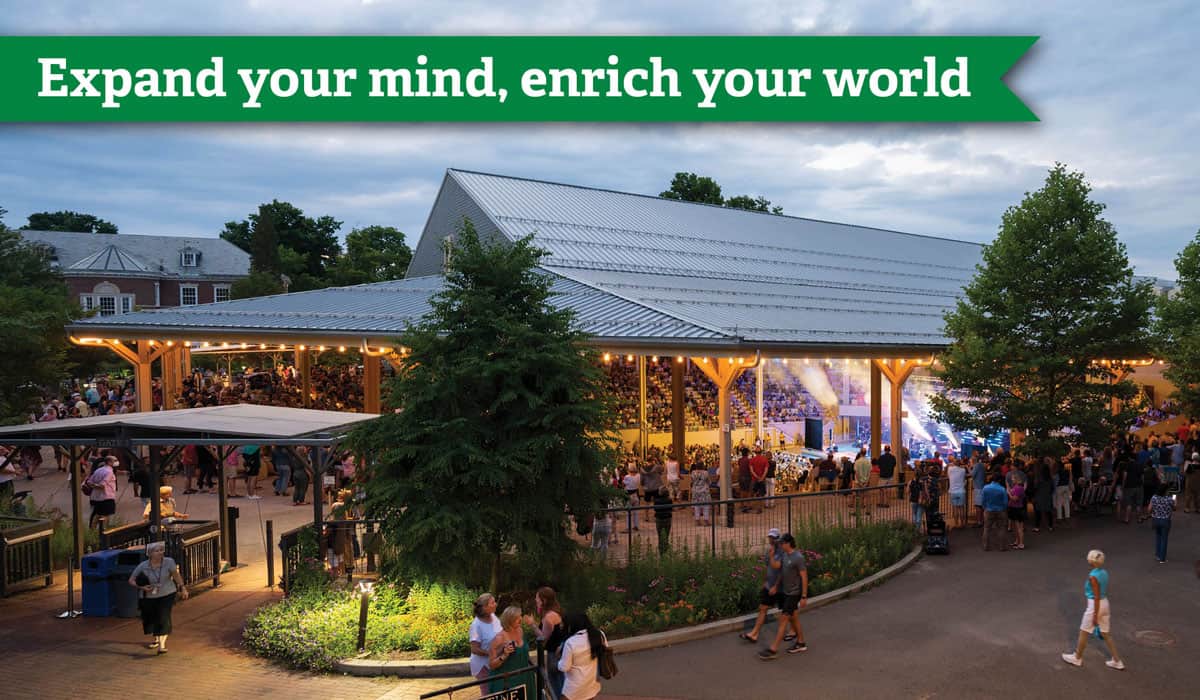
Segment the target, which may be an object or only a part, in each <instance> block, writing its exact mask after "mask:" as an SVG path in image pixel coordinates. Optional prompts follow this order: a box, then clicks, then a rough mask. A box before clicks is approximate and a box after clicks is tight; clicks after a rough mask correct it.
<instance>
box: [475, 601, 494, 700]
mask: <svg viewBox="0 0 1200 700" xmlns="http://www.w3.org/2000/svg"><path fill="white" fill-rule="evenodd" d="M501 629H502V627H501V626H500V618H499V617H497V616H496V597H495V596H493V595H492V594H491V593H484V594H483V595H481V596H479V597H478V598H476V599H475V619H474V620H471V628H470V630H469V631H468V639H469V640H470V642H471V675H472V676H474V677H475V678H478V679H479V680H483V679H485V678H487V676H488V657H489V655H490V653H491V648H492V640H493V639H495V638H496V635H497V634H500V631H501ZM479 694H480V695H487V684H481V685H480V686H479Z"/></svg>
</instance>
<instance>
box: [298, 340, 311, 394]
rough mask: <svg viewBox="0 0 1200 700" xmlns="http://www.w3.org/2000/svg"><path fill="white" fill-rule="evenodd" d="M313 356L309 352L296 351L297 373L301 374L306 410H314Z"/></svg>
mask: <svg viewBox="0 0 1200 700" xmlns="http://www.w3.org/2000/svg"><path fill="white" fill-rule="evenodd" d="M311 362H312V355H310V354H309V351H308V350H300V349H297V350H296V372H298V373H299V374H300V393H301V394H302V396H301V400H302V401H303V405H304V407H305V408H312V367H311Z"/></svg>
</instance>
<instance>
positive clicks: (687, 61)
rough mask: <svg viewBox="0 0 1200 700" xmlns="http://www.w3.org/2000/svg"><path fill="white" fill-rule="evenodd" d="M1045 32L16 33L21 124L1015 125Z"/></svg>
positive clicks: (13, 58) (1023, 115)
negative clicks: (1030, 57)
mask: <svg viewBox="0 0 1200 700" xmlns="http://www.w3.org/2000/svg"><path fill="white" fill-rule="evenodd" d="M1036 40H1037V37H1030V36H906V37H893V36H870V37H868V36H849V37H806V36H717V37H698V36H554V37H549V36H522V37H517V36H502V37H492V36H411V37H400V36H336V37H335V36H289V37H282V36H267V37H254V36H236V37H231V36H187V37H159V36H155V37H148V36H147V37H129V36H124V37H117V36H113V37H99V36H91V37H63V36H39V37H32V36H22V37H0V105H3V107H0V121H5V122H735V121H736V122H1010V121H1037V117H1036V116H1035V115H1034V114H1033V112H1032V111H1030V109H1029V108H1028V107H1027V106H1025V104H1024V103H1022V102H1021V100H1020V99H1019V98H1017V96H1016V95H1014V94H1013V93H1012V91H1011V90H1009V88H1008V86H1007V85H1005V84H1004V82H1003V78H1004V75H1005V73H1007V72H1008V71H1009V70H1010V69H1011V68H1012V66H1013V65H1014V64H1015V63H1016V62H1017V61H1018V60H1019V59H1020V58H1021V56H1022V55H1024V53H1025V52H1026V51H1027V50H1028V49H1029V47H1030V46H1032V45H1033V43H1034V42H1035V41H1036Z"/></svg>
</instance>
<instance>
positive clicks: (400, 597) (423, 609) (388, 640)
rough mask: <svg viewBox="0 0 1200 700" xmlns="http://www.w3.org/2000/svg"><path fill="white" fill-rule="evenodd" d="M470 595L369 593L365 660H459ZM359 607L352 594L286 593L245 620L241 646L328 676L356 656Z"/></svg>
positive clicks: (442, 589)
mask: <svg viewBox="0 0 1200 700" xmlns="http://www.w3.org/2000/svg"><path fill="white" fill-rule="evenodd" d="M326 581H328V578H327V577H326ZM477 595H478V594H477V593H475V592H473V591H469V590H467V589H466V588H463V587H461V586H454V585H443V584H432V585H430V584H416V585H413V586H412V587H411V588H409V589H406V588H405V587H404V586H397V585H395V584H383V585H379V586H377V587H376V588H375V592H374V594H373V595H372V598H371V603H370V607H369V608H368V617H367V643H366V651H367V653H368V654H370V655H373V656H387V655H390V654H392V653H395V652H399V651H412V652H417V653H418V654H419V655H420V656H421V657H422V658H428V659H445V658H454V657H463V656H466V655H467V654H468V653H470V644H469V642H468V640H467V628H468V627H469V625H470V624H471V603H473V602H474V600H475V598H476V597H477ZM359 605H360V603H359V598H358V597H357V595H355V593H354V592H353V591H349V590H340V591H339V590H333V589H331V588H330V587H329V586H327V585H326V586H311V587H303V586H293V590H292V592H291V593H290V594H289V595H288V597H286V598H284V599H283V600H280V601H278V602H275V603H272V604H270V605H266V606H264V607H262V608H259V609H258V610H256V611H255V612H254V613H253V614H252V615H251V616H250V618H249V619H248V620H247V622H246V628H245V630H244V632H243V635H242V640H243V642H244V644H245V645H246V648H248V649H250V650H251V651H252V652H254V653H255V654H258V655H260V656H264V657H267V658H270V659H274V660H276V661H279V662H281V663H284V664H286V665H288V666H291V667H294V668H304V669H310V670H314V671H328V670H331V669H332V668H333V666H334V664H335V663H336V662H337V661H339V660H340V659H344V658H348V657H351V656H354V655H355V654H356V653H357V652H358V650H357V648H356V644H357V641H358V615H359Z"/></svg>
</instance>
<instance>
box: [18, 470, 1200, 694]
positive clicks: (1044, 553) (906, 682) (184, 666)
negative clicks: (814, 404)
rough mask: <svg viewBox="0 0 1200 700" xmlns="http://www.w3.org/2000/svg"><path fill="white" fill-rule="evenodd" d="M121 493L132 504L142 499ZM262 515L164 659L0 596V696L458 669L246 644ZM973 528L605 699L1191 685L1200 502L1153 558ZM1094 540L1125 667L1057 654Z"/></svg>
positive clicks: (1107, 528)
mask: <svg viewBox="0 0 1200 700" xmlns="http://www.w3.org/2000/svg"><path fill="white" fill-rule="evenodd" d="M43 474H45V475H46V476H45V478H44V479H43V478H39V479H37V480H35V481H34V482H33V484H34V485H35V492H41V493H42V494H43V495H44V496H49V495H51V494H53V499H52V500H53V501H54V502H55V503H56V504H57V503H58V502H59V500H60V499H62V498H64V495H65V496H66V497H67V498H69V493H68V492H65V487H64V486H63V484H62V483H61V482H62V477H59V476H57V475H55V474H52V473H49V472H43ZM26 483H28V482H26ZM123 488H124V486H123ZM39 500H41V499H39ZM215 500H216V497H215V496H208V497H199V496H197V497H193V500H192V503H191V505H190V506H188V507H189V508H190V509H191V511H192V512H193V513H195V514H199V516H200V517H205V516H207V515H208V513H207V512H206V511H205V510H204V509H206V508H207V509H209V510H211V511H212V512H213V513H215ZM240 500H242V502H243V503H246V502H245V501H244V499H240ZM122 503H123V504H124V505H123V506H122V507H123V508H124V509H126V510H130V511H132V510H135V509H136V505H133V504H135V503H136V501H133V499H132V497H126V500H123V501H122ZM250 503H255V502H250ZM258 503H261V504H262V506H263V510H264V514H268V513H269V514H272V517H275V518H276V523H277V531H281V530H283V529H286V528H287V527H292V526H296V525H300V524H303V522H305V520H306V519H307V518H308V517H310V513H311V511H310V510H309V509H306V508H295V509H293V508H291V507H290V506H288V505H286V503H285V501H284V499H278V498H275V497H274V496H268V497H267V498H266V499H264V500H263V501H261V502H258ZM182 505H183V504H182V503H181V506H182ZM252 513H253V517H252V518H248V517H247V515H246V514H245V512H244V513H243V525H244V527H243V528H242V529H241V531H240V533H239V534H240V537H239V540H240V541H241V542H242V546H243V551H244V552H245V554H244V555H243V557H242V559H243V560H248V561H251V562H252V563H251V565H250V566H246V567H242V568H240V569H238V570H237V571H236V572H233V573H231V574H228V575H225V576H223V577H222V583H223V585H222V587H221V588H219V589H216V590H206V588H207V587H205V586H201V592H200V594H199V595H198V596H196V597H194V598H193V599H191V600H189V601H187V602H185V603H182V604H181V605H180V606H179V607H177V608H176V618H175V621H176V627H177V631H176V633H175V634H174V635H172V637H171V642H170V647H171V652H170V653H169V654H167V655H166V656H164V657H161V658H157V657H155V656H153V655H152V654H151V653H150V652H147V651H146V650H145V649H143V648H141V647H140V646H139V645H140V644H141V643H142V642H144V641H145V637H143V635H142V633H141V626H140V622H139V621H137V620H120V619H91V618H79V619H75V620H58V619H56V618H55V617H54V614H55V613H58V612H61V611H62V610H63V609H64V608H65V606H66V596H65V589H64V586H63V583H62V578H61V576H60V577H59V581H60V583H59V585H58V586H56V587H55V588H53V589H49V590H42V591H32V592H28V593H22V594H18V595H16V596H13V597H11V598H8V599H4V600H0V639H2V640H3V643H2V644H0V646H2V648H3V649H4V650H5V654H4V669H5V671H4V675H5V678H4V683H3V686H2V688H3V689H2V690H0V698H7V697H36V698H45V699H47V700H54V699H57V698H77V697H80V696H81V695H84V696H87V697H105V698H107V697H114V698H116V697H120V698H130V699H133V698H160V697H162V693H163V692H164V688H167V689H169V691H170V693H172V694H175V695H179V696H182V697H212V698H219V697H248V698H283V699H287V700H291V699H293V698H296V697H309V696H311V697H319V698H323V699H327V700H333V699H337V698H355V699H358V698H362V699H364V700H373V699H375V698H388V699H389V700H409V699H415V698H416V697H417V696H418V695H419V694H420V693H423V692H428V691H430V690H434V689H437V688H442V687H445V686H447V685H451V684H453V683H455V682H457V681H456V680H455V679H430V680H394V679H378V680H375V679H360V678H350V677H340V676H332V675H328V676H318V675H314V674H308V673H297V672H291V671H286V670H283V669H281V668H280V667H278V666H275V665H272V664H270V663H267V662H264V661H262V660H259V659H256V658H254V657H251V656H249V655H247V654H246V653H244V652H243V651H242V650H241V649H240V647H239V642H240V634H241V626H242V621H243V620H244V619H245V617H246V615H247V614H248V613H249V612H250V611H251V610H253V609H254V608H255V607H257V606H259V605H262V604H264V603H266V602H269V601H271V600H273V599H274V598H275V597H276V596H278V595H279V594H278V593H277V592H275V591H270V590H268V589H266V588H265V586H264V584H265V566H264V563H263V560H262V555H261V552H262V544H261V542H262V539H261V535H260V534H258V533H257V532H256V528H257V508H254V509H253V511H252ZM247 520H250V521H251V522H253V525H251V523H249V522H246V521H247ZM279 523H283V524H282V525H280V524H279ZM977 533H978V531H977V530H970V531H966V532H955V533H954V534H953V535H952V547H953V552H952V554H951V556H949V557H940V558H934V557H926V558H924V559H922V560H921V561H919V562H918V563H917V564H916V565H915V566H914V567H913V568H911V569H910V570H909V571H907V572H905V573H904V574H902V575H900V576H899V577H898V578H895V579H893V580H891V581H889V582H888V583H887V584H885V585H884V586H883V587H881V588H878V589H876V590H873V591H870V592H868V593H866V594H864V595H862V596H859V597H856V598H853V599H850V600H847V601H843V602H840V603H837V604H835V605H833V606H830V607H828V608H824V609H821V610H816V611H813V612H812V613H811V614H807V615H804V616H802V618H801V619H802V622H803V624H804V628H805V631H806V635H807V637H808V641H809V643H810V645H811V649H810V651H808V652H807V653H805V654H802V655H799V656H787V655H783V656H782V657H781V658H780V659H778V660H776V661H773V662H769V663H764V662H760V661H758V660H757V659H755V658H754V651H755V649H754V647H752V646H751V645H749V644H746V643H745V642H741V641H739V640H737V639H736V638H735V637H734V636H733V635H729V636H726V637H721V638H716V639H711V640H706V641H700V642H692V643H688V644H684V645H681V646H678V647H673V648H667V649H660V650H654V651H647V652H640V653H636V654H630V655H625V656H621V657H618V663H619V665H620V669H621V671H620V675H619V676H618V677H617V678H616V679H614V680H612V681H609V682H606V683H605V687H604V695H603V696H602V697H603V698H614V699H615V698H624V699H625V700H632V699H633V698H643V699H649V698H697V699H700V698H721V699H722V700H725V699H728V698H751V697H763V698H801V697H804V698H813V697H816V698H854V700H868V699H870V698H935V697H937V698H1014V697H1021V698H1027V697H1028V698H1040V697H1047V698H1054V699H1055V700H1063V699H1064V698H1075V697H1079V698H1089V700H1090V698H1094V697H1096V696H1098V695H1103V696H1114V697H1119V696H1127V697H1190V696H1191V695H1192V694H1193V692H1192V689H1194V688H1195V687H1196V686H1197V684H1198V683H1200V668H1197V667H1196V665H1195V664H1193V663H1191V660H1192V659H1194V658H1196V655H1197V652H1200V638H1198V636H1197V635H1196V633H1195V632H1194V630H1196V629H1200V579H1197V578H1196V574H1195V572H1194V570H1193V566H1192V561H1193V560H1195V559H1197V558H1198V557H1200V516H1197V515H1188V514H1184V513H1182V512H1178V513H1177V514H1176V516H1175V526H1174V531H1173V532H1172V537H1171V540H1172V543H1171V557H1172V560H1171V562H1170V563H1169V564H1166V565H1158V564H1157V563H1155V561H1154V557H1153V555H1152V552H1153V534H1152V532H1151V530H1150V528H1149V525H1148V524H1147V525H1141V526H1138V525H1120V524H1117V523H1114V522H1113V521H1112V520H1111V518H1107V517H1105V518H1087V519H1078V518H1077V519H1073V520H1072V521H1071V523H1070V525H1069V526H1068V527H1065V528H1064V527H1060V528H1059V529H1058V530H1057V531H1056V532H1054V533H1047V532H1042V533H1041V534H1038V535H1033V534H1030V535H1029V537H1028V549H1026V550H1025V551H1023V552H1005V553H987V554H985V553H983V552H982V551H980V550H979V547H978V544H977V538H976V536H977ZM256 540H257V542H258V544H257V548H256V547H255V541H256ZM1093 547H1099V548H1101V549H1104V550H1105V551H1106V552H1107V553H1108V555H1109V569H1110V571H1111V573H1112V586H1111V598H1112V604H1113V612H1114V619H1113V622H1114V630H1115V633H1116V636H1117V644H1118V648H1119V650H1120V651H1121V653H1122V654H1123V655H1124V657H1125V660H1126V663H1127V665H1128V666H1129V670H1127V671H1125V672H1123V673H1119V672H1116V671H1112V670H1110V669H1107V668H1105V667H1104V660H1105V658H1106V657H1105V655H1104V654H1103V653H1102V651H1101V650H1100V647H1098V646H1095V645H1093V646H1092V647H1089V649H1088V652H1087V656H1086V657H1085V664H1084V667H1083V668H1073V667H1069V666H1067V665H1066V664H1064V663H1063V662H1062V661H1061V660H1059V657H1058V655H1059V654H1060V653H1061V652H1063V651H1066V650H1068V649H1069V648H1070V646H1071V644H1072V643H1073V640H1074V638H1075V629H1076V627H1077V625H1078V621H1079V617H1080V614H1081V612H1082V607H1083V595H1082V589H1083V579H1084V576H1085V575H1086V572H1087V565H1086V563H1085V562H1084V555H1085V554H1086V552H1087V550H1088V549H1091V548H1093ZM773 630H774V628H773V627H770V628H768V631H773ZM1139 631H1155V632H1162V633H1165V634H1166V635H1168V636H1169V637H1171V638H1173V640H1174V644H1173V645H1172V646H1169V647H1165V648H1157V647H1152V646H1147V645H1144V644H1141V643H1138V642H1136V641H1135V639H1134V635H1135V633H1137V632H1139ZM152 671H157V673H153V675H151V672H152ZM462 680H465V679H462ZM455 697H460V698H466V697H473V694H472V693H471V692H470V691H467V692H466V693H459V694H456V695H455Z"/></svg>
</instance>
